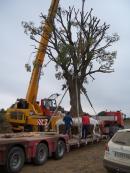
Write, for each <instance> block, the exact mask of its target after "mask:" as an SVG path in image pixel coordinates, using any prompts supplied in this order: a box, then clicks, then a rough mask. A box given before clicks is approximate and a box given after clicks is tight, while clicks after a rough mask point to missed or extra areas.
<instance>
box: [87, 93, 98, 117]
mask: <svg viewBox="0 0 130 173" xmlns="http://www.w3.org/2000/svg"><path fill="white" fill-rule="evenodd" d="M84 95H85V97H86V99H87V100H88V102H89V104H90V106H91V107H92V109H93V111H94V113H95V114H97V113H96V111H95V109H94V107H93V105H92V102H91V100H90V99H89V97H88V94H87V92H86V93H84Z"/></svg>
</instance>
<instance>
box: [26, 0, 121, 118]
mask: <svg viewBox="0 0 130 173" xmlns="http://www.w3.org/2000/svg"><path fill="white" fill-rule="evenodd" d="M84 6H85V0H82V9H81V10H76V9H75V7H69V9H68V10H62V8H58V11H57V15H56V18H55V22H54V25H53V26H52V25H50V28H51V29H52V36H51V38H50V41H49V45H48V48H47V50H46V53H47V54H48V57H49V58H50V60H52V61H54V62H55V63H56V66H55V67H56V75H55V76H56V78H57V79H58V80H60V79H65V83H64V84H63V88H62V89H65V88H66V87H68V90H69V95H70V105H71V110H70V111H71V113H72V115H73V116H77V102H78V105H79V112H80V113H82V106H81V100H80V98H81V94H82V93H84V94H86V84H87V83H88V81H89V79H90V78H92V79H95V78H94V77H93V74H95V73H111V72H113V71H114V69H113V68H112V67H113V64H114V60H115V58H116V51H110V46H112V45H113V43H115V42H116V41H118V40H119V36H118V34H116V33H115V34H112V35H108V33H107V32H108V30H109V28H110V25H107V24H106V23H103V24H101V22H100V19H98V18H97V17H95V16H93V15H92V11H93V10H92V9H91V10H90V11H89V12H85V10H84ZM41 18H42V24H44V22H45V21H46V20H47V18H46V16H45V15H43V14H41ZM48 22H49V21H48ZM23 26H24V28H25V32H26V33H28V31H29V33H30V37H31V39H33V40H35V41H36V42H38V43H39V41H38V39H37V36H38V35H39V36H41V33H42V31H43V29H45V28H43V27H42V26H40V27H38V28H36V27H35V26H34V25H33V23H27V22H23ZM41 51H42V50H41ZM76 84H77V92H76ZM77 94H78V99H77Z"/></svg>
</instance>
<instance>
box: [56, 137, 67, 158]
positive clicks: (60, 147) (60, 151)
mask: <svg viewBox="0 0 130 173" xmlns="http://www.w3.org/2000/svg"><path fill="white" fill-rule="evenodd" d="M64 153H65V142H64V141H63V140H58V142H57V146H56V151H55V153H54V158H55V159H56V160H59V159H61V158H62V157H63V156H64Z"/></svg>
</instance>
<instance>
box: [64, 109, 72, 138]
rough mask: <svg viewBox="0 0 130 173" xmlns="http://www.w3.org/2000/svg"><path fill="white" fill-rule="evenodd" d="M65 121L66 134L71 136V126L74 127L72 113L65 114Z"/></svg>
mask: <svg viewBox="0 0 130 173" xmlns="http://www.w3.org/2000/svg"><path fill="white" fill-rule="evenodd" d="M63 121H64V123H65V130H64V134H68V135H69V136H71V126H72V123H73V120H72V116H71V114H70V112H67V113H66V114H65V116H64V118H63Z"/></svg>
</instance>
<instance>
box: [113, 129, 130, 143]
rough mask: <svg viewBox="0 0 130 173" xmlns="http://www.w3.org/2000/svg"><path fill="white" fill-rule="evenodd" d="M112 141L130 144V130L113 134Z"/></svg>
mask: <svg viewBox="0 0 130 173" xmlns="http://www.w3.org/2000/svg"><path fill="white" fill-rule="evenodd" d="M112 142H114V143H118V144H121V145H125V146H130V131H125V132H124V131H123V132H117V133H116V134H115V135H114V136H113V138H112Z"/></svg>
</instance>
